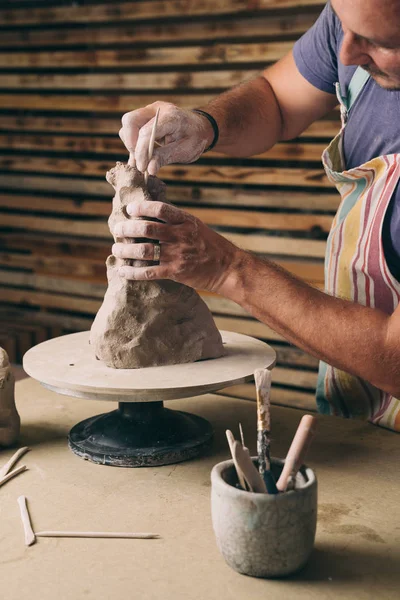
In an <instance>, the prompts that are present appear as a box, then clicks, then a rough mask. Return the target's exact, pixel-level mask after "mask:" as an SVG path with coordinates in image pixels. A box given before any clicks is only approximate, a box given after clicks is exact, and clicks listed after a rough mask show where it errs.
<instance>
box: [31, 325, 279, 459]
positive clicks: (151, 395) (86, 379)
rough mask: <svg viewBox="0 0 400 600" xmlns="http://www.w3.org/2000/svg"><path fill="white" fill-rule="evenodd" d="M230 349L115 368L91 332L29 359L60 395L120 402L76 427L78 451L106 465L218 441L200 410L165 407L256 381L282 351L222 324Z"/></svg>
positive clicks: (188, 453) (182, 453)
mask: <svg viewBox="0 0 400 600" xmlns="http://www.w3.org/2000/svg"><path fill="white" fill-rule="evenodd" d="M221 335H222V339H223V343H224V349H225V355H224V356H222V357H220V358H214V359H209V360H204V361H198V362H195V363H187V364H181V365H169V366H160V367H148V368H145V369H112V368H109V367H107V366H106V365H105V364H104V363H102V362H101V361H99V360H97V359H96V358H95V356H94V354H93V351H92V350H91V348H90V345H89V332H88V331H85V332H82V333H73V334H70V335H65V336H62V337H58V338H55V339H52V340H48V341H47V342H43V343H41V344H38V345H37V346H35V347H34V348H31V349H30V350H29V351H28V352H27V353H26V354H25V356H24V360H23V366H24V369H25V371H26V373H28V375H30V376H31V377H33V378H34V379H37V380H38V381H39V382H40V383H41V384H42V385H43V386H44V387H46V388H49V389H50V390H53V391H55V392H57V393H59V394H65V395H68V396H76V397H78V398H84V399H86V400H90V399H92V400H106V401H110V400H111V401H115V402H118V403H119V407H118V409H117V410H115V411H112V412H110V413H106V414H103V415H97V416H95V417H91V418H90V419H86V420H85V421H82V422H81V423H78V424H77V425H75V427H73V428H72V429H71V431H70V434H69V446H70V448H71V450H72V451H73V452H75V454H77V455H79V456H81V457H82V458H85V459H87V460H91V461H92V462H95V463H99V464H106V465H112V466H125V467H139V466H157V465H165V464H171V463H176V462H180V461H183V460H188V459H190V458H194V457H195V456H199V455H201V454H202V453H204V451H205V450H206V449H207V448H208V447H209V445H210V443H211V440H212V428H211V425H210V424H209V423H208V421H206V420H205V419H203V418H201V417H198V416H196V415H192V414H188V413H185V412H181V411H175V410H170V409H167V408H164V406H163V401H164V400H174V399H178V398H189V397H192V396H198V395H201V394H207V393H210V392H215V391H217V390H220V389H222V388H225V387H228V386H230V385H237V384H240V383H244V382H246V381H250V380H252V378H253V373H254V370H255V369H257V368H265V367H267V368H272V367H273V366H274V364H275V358H276V355H275V352H274V350H272V348H270V346H268V344H266V343H264V342H261V341H260V340H256V339H254V338H251V337H249V336H246V335H242V334H239V333H232V332H228V331H221Z"/></svg>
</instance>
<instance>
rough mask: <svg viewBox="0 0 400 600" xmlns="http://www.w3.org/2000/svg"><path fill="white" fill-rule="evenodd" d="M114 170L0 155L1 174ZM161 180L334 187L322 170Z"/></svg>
mask: <svg viewBox="0 0 400 600" xmlns="http://www.w3.org/2000/svg"><path fill="white" fill-rule="evenodd" d="M112 166H113V163H112V162H110V161H105V160H103V161H96V160H88V159H80V160H75V159H68V158H55V157H54V158H53V157H43V158H42V157H41V158H39V157H32V156H24V157H18V156H15V155H0V170H3V172H6V171H19V172H32V171H33V172H35V173H46V172H47V173H54V172H58V173H63V174H66V175H72V174H73V175H82V176H88V175H91V176H97V177H104V173H105V172H106V171H108V170H109V169H110V167H112ZM160 177H161V178H162V179H164V180H165V181H167V182H168V181H181V182H193V181H196V182H198V183H219V184H238V185H280V186H304V187H326V188H331V189H332V184H331V183H330V182H329V180H328V178H327V176H326V175H325V172H324V170H323V169H322V168H320V169H304V168H284V167H283V168H278V167H277V168H273V167H243V166H240V167H234V166H218V165H211V166H206V165H202V164H195V165H170V166H166V167H163V168H162V169H161V170H160Z"/></svg>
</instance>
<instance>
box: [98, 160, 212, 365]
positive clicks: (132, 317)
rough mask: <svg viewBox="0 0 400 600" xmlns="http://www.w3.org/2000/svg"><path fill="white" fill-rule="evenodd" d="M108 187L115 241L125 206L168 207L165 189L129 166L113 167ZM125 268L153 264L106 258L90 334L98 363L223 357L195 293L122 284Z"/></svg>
mask: <svg viewBox="0 0 400 600" xmlns="http://www.w3.org/2000/svg"><path fill="white" fill-rule="evenodd" d="M107 181H108V182H109V183H111V185H112V186H113V187H114V189H115V192H116V193H115V196H114V199H113V207H112V213H111V216H110V218H109V221H108V224H109V227H110V231H111V233H112V234H113V236H114V233H113V232H114V228H115V225H116V224H117V223H118V222H120V221H121V220H124V219H129V218H130V217H129V216H128V215H127V213H126V210H125V207H126V206H127V205H128V204H129V203H131V202H141V201H143V200H158V201H161V202H166V201H167V200H166V198H165V184H164V183H163V182H162V181H160V180H159V179H157V178H156V177H149V179H148V182H147V185H146V184H145V180H144V176H143V174H142V173H141V172H140V171H138V170H137V169H136V168H135V167H133V166H130V165H125V164H122V163H117V165H116V167H114V168H113V169H111V171H109V172H108V173H107ZM114 239H115V241H118V242H127V240H121V239H117V238H116V237H115V236H114ZM136 241H142V240H136ZM148 241H151V240H148ZM124 264H129V265H133V266H143V265H145V264H153V263H151V262H150V263H149V262H147V263H146V262H145V261H135V260H126V259H120V258H115V257H114V256H109V257H108V259H107V262H106V265H107V278H108V289H107V291H106V294H105V297H104V301H103V304H102V306H101V307H100V310H99V311H98V313H97V315H96V318H95V320H94V322H93V325H92V328H91V333H90V344H91V345H92V346H93V349H94V352H95V354H96V357H97V358H98V359H100V360H102V361H104V362H105V364H106V365H107V366H109V367H113V368H116V369H133V368H141V367H151V366H158V365H170V364H181V363H187V362H195V361H197V360H201V359H206V358H217V357H219V356H222V355H223V345H222V340H221V335H220V333H219V331H218V329H217V327H216V325H215V323H214V320H213V318H212V315H211V313H210V311H209V310H208V307H207V305H206V304H205V303H204V302H203V300H202V299H201V298H200V296H199V295H198V294H197V293H196V292H195V290H193V289H192V288H190V287H187V286H185V285H182V284H179V283H176V282H174V281H169V280H160V281H129V280H126V279H125V278H123V277H120V275H119V274H118V269H119V268H120V267H121V266H122V265H124Z"/></svg>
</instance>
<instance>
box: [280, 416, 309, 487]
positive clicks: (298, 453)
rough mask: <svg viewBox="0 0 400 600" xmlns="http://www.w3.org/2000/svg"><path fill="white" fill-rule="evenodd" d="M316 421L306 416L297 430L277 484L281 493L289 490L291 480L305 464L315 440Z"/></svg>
mask: <svg viewBox="0 0 400 600" xmlns="http://www.w3.org/2000/svg"><path fill="white" fill-rule="evenodd" d="M315 426H316V419H315V417H313V416H311V415H304V416H303V417H302V419H301V421H300V424H299V426H298V428H297V431H296V434H295V436H294V438H293V441H292V443H291V445H290V448H289V452H288V453H287V456H286V459H285V464H284V466H283V469H282V473H281V476H280V477H279V479H278V483H277V484H276V486H277V488H278V490H279V491H280V492H284V491H285V490H286V488H287V485H288V482H289V478H293V479H294V478H295V477H296V474H297V472H298V470H299V469H300V467H301V465H302V464H303V462H304V460H305V457H306V454H307V451H308V449H309V447H310V444H311V442H312V440H313V438H314V434H315Z"/></svg>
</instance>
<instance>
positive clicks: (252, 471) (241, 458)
mask: <svg viewBox="0 0 400 600" xmlns="http://www.w3.org/2000/svg"><path fill="white" fill-rule="evenodd" d="M233 456H234V457H235V459H236V462H237V463H238V465H239V467H240V469H241V471H242V473H243V475H244V478H245V480H246V482H247V483H248V485H249V488H250V491H251V492H258V493H260V494H266V493H267V488H266V487H265V483H264V481H263V479H262V478H261V476H260V474H259V472H258V471H257V469H256V468H255V466H254V464H253V461H252V460H251V458H250V456H249V455H248V453H247V452H246V451H245V450H244V449H243V447H242V444H240V443H239V442H237V441H235V443H234V444H233Z"/></svg>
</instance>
